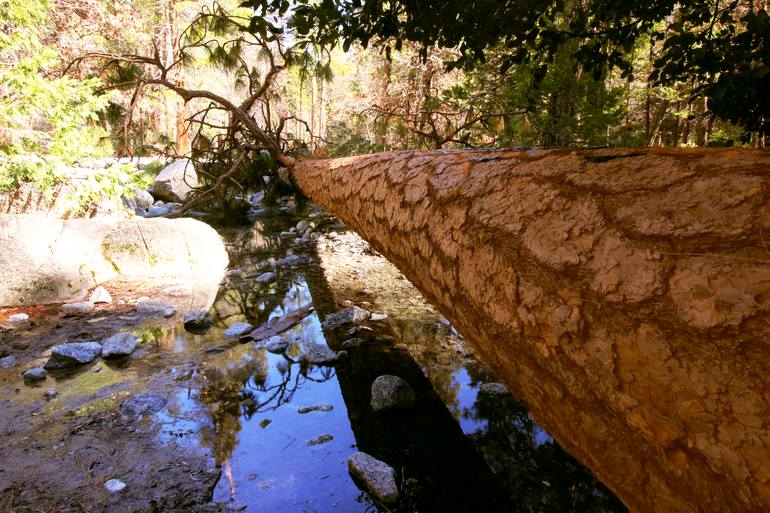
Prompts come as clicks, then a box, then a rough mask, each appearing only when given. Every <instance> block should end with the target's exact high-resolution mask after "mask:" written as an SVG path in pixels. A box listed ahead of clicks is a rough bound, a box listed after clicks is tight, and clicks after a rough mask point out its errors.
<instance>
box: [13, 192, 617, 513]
mask: <svg viewBox="0 0 770 513" xmlns="http://www.w3.org/2000/svg"><path fill="white" fill-rule="evenodd" d="M285 203H286V205H285V206H284V208H283V209H281V210H278V209H273V210H262V211H261V212H260V216H259V217H257V218H256V219H254V223H253V224H252V225H248V226H238V227H225V228H220V229H219V231H220V233H221V235H222V237H223V238H224V239H225V241H226V244H227V247H228V252H229V254H230V260H231V261H230V268H229V269H230V270H229V271H228V273H227V276H226V277H225V278H224V279H223V282H222V284H221V286H220V289H219V291H218V293H217V297H216V300H215V302H214V304H213V306H212V307H211V309H210V310H209V312H210V314H211V317H212V326H211V327H210V328H208V329H206V330H201V331H198V332H189V331H187V330H185V329H184V327H183V325H182V317H183V316H184V313H185V312H179V314H178V315H177V316H176V317H175V318H174V319H170V320H165V319H162V318H152V319H147V318H138V317H135V316H133V317H132V315H131V314H130V313H126V312H125V311H123V310H120V309H118V310H116V311H114V312H113V311H109V312H108V311H105V312H103V313H102V315H101V316H98V317H94V318H91V319H81V320H79V321H78V323H79V324H77V325H73V326H72V327H71V328H70V329H69V330H68V329H67V328H66V326H65V328H63V331H64V333H63V334H61V335H58V336H59V337H60V338H62V337H63V338H66V337H68V336H70V335H72V334H77V335H80V338H84V337H85V336H86V335H89V336H96V335H99V334H101V333H104V334H109V333H112V332H114V331H116V330H117V329H118V328H122V329H125V330H130V331H132V332H133V333H135V334H137V335H139V336H140V338H141V342H142V343H141V344H140V348H139V349H138V350H137V351H136V352H135V353H134V354H132V355H131V356H130V357H129V358H126V359H124V360H123V361H117V362H109V363H108V362H105V361H97V362H94V363H93V364H88V365H85V366H83V367H82V368H78V369H77V370H75V371H68V372H60V373H58V374H57V373H52V374H51V376H50V377H49V378H48V380H47V381H46V382H44V383H42V384H40V385H34V386H30V385H25V384H23V383H22V382H21V380H20V379H19V378H18V372H19V369H16V370H15V371H14V370H13V369H10V370H9V369H6V370H0V394H1V395H0V434H2V436H3V440H4V442H3V446H2V448H0V466H2V470H0V512H5V511H37V510H38V509H37V508H40V509H43V508H42V507H41V506H45V507H46V508H52V507H54V506H55V507H57V508H58V511H60V512H64V511H111V512H112V511H244V512H273V511H287V512H288V511H292V512H294V511H302V512H330V511H340V512H366V511H393V510H394V509H393V508H392V507H391V508H385V507H384V506H382V505H381V504H378V503H377V502H376V501H375V500H373V499H371V498H370V496H369V495H368V494H367V493H365V492H364V491H362V489H361V488H360V487H359V485H358V484H357V483H356V482H355V481H354V479H353V478H352V477H351V475H350V474H349V473H348V466H347V460H348V458H349V456H350V455H351V454H353V453H354V452H356V451H363V452H366V453H368V454H371V455H372V456H374V457H376V458H378V459H380V460H383V461H385V462H387V463H388V464H390V465H391V466H392V467H393V468H394V469H395V470H396V473H397V476H398V480H399V483H400V487H401V496H402V498H401V501H400V502H399V504H398V506H397V507H396V510H398V511H420V512H453V511H457V512H474V511H484V512H497V511H499V512H545V513H559V512H565V513H566V512H581V513H591V512H597V513H600V512H618V513H620V512H625V511H626V510H625V508H624V506H623V505H622V504H621V503H620V502H619V501H618V500H617V499H616V498H615V497H614V496H613V495H612V494H611V493H610V492H609V491H608V490H607V489H606V488H605V487H604V486H603V485H602V484H601V483H599V482H598V481H597V480H596V479H595V478H594V477H593V476H592V475H591V473H590V472H589V471H588V470H587V469H585V468H584V467H583V466H581V465H580V464H579V463H577V462H576V461H575V460H574V459H573V458H572V457H571V456H570V455H569V454H567V453H566V452H565V451H564V450H562V449H561V448H560V447H559V445H558V444H557V443H556V442H555V441H554V440H553V439H552V438H551V437H550V436H549V435H548V433H546V432H545V431H544V430H543V429H542V428H541V427H540V426H539V425H538V424H537V423H536V422H535V421H534V420H533V419H532V418H531V417H530V415H529V413H528V411H527V408H526V406H525V405H524V404H523V403H522V402H521V401H518V400H517V399H516V398H515V397H513V396H512V395H511V394H510V393H509V392H508V391H507V390H506V389H505V388H504V387H503V386H502V385H500V384H499V383H496V378H495V376H494V375H492V374H491V372H490V371H489V370H488V369H487V368H486V367H485V365H484V364H483V363H481V362H480V361H478V360H477V358H476V356H475V354H474V351H473V349H472V348H471V347H470V346H469V345H468V344H466V342H465V341H464V340H463V338H462V337H461V336H460V335H459V334H458V333H456V332H455V331H454V330H453V328H452V326H451V325H449V323H448V322H447V321H446V320H445V319H444V318H443V317H441V315H440V314H438V313H437V312H436V311H435V310H434V309H433V308H432V307H431V306H430V305H429V304H427V303H426V301H425V299H424V298H423V297H422V295H421V294H420V293H419V292H418V291H417V290H416V289H414V287H413V286H412V285H411V284H410V283H409V282H408V281H406V280H405V279H404V278H403V276H402V275H401V273H399V272H398V271H397V270H396V269H395V268H394V267H393V266H392V265H390V264H389V263H388V262H387V261H385V260H384V259H383V258H382V257H380V256H379V255H377V254H376V253H374V252H372V251H371V250H370V248H369V246H368V244H367V243H366V242H365V241H363V240H361V239H360V238H359V237H358V236H357V235H355V234H354V233H352V232H348V231H347V230H346V229H345V227H344V225H342V224H341V223H340V222H338V221H336V220H335V219H333V218H330V217H329V216H328V215H327V214H326V213H324V212H323V211H321V210H319V209H318V208H316V207H314V206H312V205H300V206H298V207H296V208H289V207H291V206H292V205H293V200H289V199H286V200H285ZM302 221H304V223H305V224H303V225H302V226H305V225H308V223H312V225H310V228H311V232H310V233H312V235H310V236H306V237H304V238H301V237H299V236H298V230H297V224H298V223H300V222H302ZM292 230H293V231H292ZM269 273H272V275H270V274H269ZM121 294H122V295H123V296H121ZM136 294H137V292H135V291H123V292H121V293H118V294H116V297H125V298H126V299H127V301H129V302H130V299H131V297H135V296H136ZM352 305H357V306H359V307H362V308H365V309H367V310H369V311H371V312H373V313H375V316H374V320H372V319H370V320H368V321H365V322H363V323H359V324H355V323H351V324H349V325H346V326H344V327H343V328H342V329H341V330H330V329H324V327H323V326H322V321H323V320H324V319H325V318H326V317H327V316H328V315H330V314H332V313H334V312H337V311H339V310H341V309H342V308H345V307H348V306H352ZM310 306H312V310H310V311H309V313H308V315H307V316H305V317H304V318H303V319H302V320H301V322H299V323H298V324H296V325H295V326H293V327H291V328H290V329H288V330H287V331H285V332H283V333H282V334H281V336H282V337H284V338H285V339H287V340H288V341H289V343H290V345H289V347H288V349H287V350H286V351H285V352H271V351H268V350H267V349H266V347H265V344H264V343H262V342H256V343H255V342H248V343H241V342H239V341H238V339H237V338H230V337H227V336H225V330H226V329H227V328H228V327H229V326H232V325H233V324H234V323H236V322H245V323H249V324H251V325H252V326H254V327H258V326H261V325H263V324H264V323H266V322H267V321H269V320H271V319H274V318H282V317H284V316H285V315H286V314H287V313H290V312H293V311H296V310H298V309H301V308H303V307H310ZM37 315H38V317H39V318H40V319H43V320H41V321H39V322H37V323H36V325H35V326H33V328H32V329H30V330H29V332H28V333H27V334H25V335H24V336H23V337H20V338H15V339H14V340H29V341H30V342H25V343H23V344H21V343H18V342H14V343H16V344H18V345H19V347H22V349H20V350H19V351H20V353H19V354H20V355H21V357H20V358H22V359H23V358H24V356H25V355H28V354H31V353H32V352H34V351H35V345H34V344H35V343H36V342H34V341H40V340H42V339H44V338H45V337H46V336H50V337H51V340H58V339H56V337H55V336H54V335H53V333H54V332H56V329H57V328H56V327H55V326H59V328H58V329H59V331H62V328H61V322H60V320H59V319H58V318H57V319H54V317H53V316H54V314H53V313H52V312H51V311H47V310H45V309H43V310H41V311H40V312H37ZM46 316H48V317H46ZM45 319H49V321H45ZM51 319H53V320H51ZM9 336H10V335H6V339H5V340H6V342H8V341H9V340H10V339H9V338H8V337H9ZM14 337H16V335H14ZM25 337H26V338H25ZM37 343H42V342H37ZM25 344H26V345H25ZM313 344H321V345H326V346H328V347H329V348H331V349H332V350H334V351H345V352H346V353H347V357H344V358H341V359H340V361H339V362H338V363H336V364H334V365H333V366H317V365H311V364H308V363H307V362H306V361H305V360H304V359H303V358H302V354H303V352H304V350H305V349H306V348H307V347H308V346H310V345H313ZM50 345H51V343H50V342H48V343H47V344H46V346H50ZM38 356H39V355H38ZM29 358H32V357H31V356H30V357H29ZM385 374H391V375H397V376H399V377H401V378H403V379H404V380H406V381H407V382H408V383H409V385H410V386H411V387H412V389H413V390H414V392H415V395H416V404H415V406H414V407H412V408H409V409H406V410H402V411H397V412H392V413H385V414H383V413H375V412H374V411H373V410H372V408H371V406H370V397H371V396H370V389H371V384H372V382H373V381H374V380H375V379H376V378H377V377H378V376H381V375H385ZM49 389H53V390H55V392H56V394H55V397H53V398H52V397H47V398H45V397H44V392H46V391H47V390H49ZM145 391H151V392H153V393H156V394H159V395H161V396H163V397H165V398H166V399H167V403H166V404H165V406H164V407H163V408H162V409H160V410H159V411H157V412H156V413H154V414H153V415H150V416H147V418H143V419H140V420H139V421H133V422H128V421H126V420H125V419H124V418H123V417H121V415H120V413H119V411H118V406H119V405H120V404H121V403H122V402H123V401H124V400H125V398H127V397H130V396H131V395H133V394H136V393H140V392H145ZM49 395H50V394H49ZM307 409H309V410H311V411H306V410H307ZM109 479H120V480H121V481H122V482H125V483H126V484H127V487H126V489H125V491H121V492H117V493H110V492H107V491H105V490H104V483H105V482H106V481H107V480H109ZM4 507H5V508H6V509H3V508H4ZM47 510H49V509H46V511H47Z"/></svg>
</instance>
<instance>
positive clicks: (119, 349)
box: [102, 333, 136, 358]
mask: <svg viewBox="0 0 770 513" xmlns="http://www.w3.org/2000/svg"><path fill="white" fill-rule="evenodd" d="M134 349H136V336H135V335H134V334H132V333H118V334H117V335H113V336H111V337H110V338H108V339H107V340H105V341H104V342H102V358H120V357H121V356H128V355H130V354H131V353H133V352H134Z"/></svg>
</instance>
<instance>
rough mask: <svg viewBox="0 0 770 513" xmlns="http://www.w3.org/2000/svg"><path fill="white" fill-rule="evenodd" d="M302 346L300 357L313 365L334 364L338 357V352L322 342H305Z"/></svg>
mask: <svg viewBox="0 0 770 513" xmlns="http://www.w3.org/2000/svg"><path fill="white" fill-rule="evenodd" d="M304 346H305V347H304V351H303V352H302V356H301V358H302V359H303V360H304V361H306V362H308V363H312V364H313V365H334V364H335V363H337V361H338V360H339V358H340V355H339V353H336V352H335V351H333V350H332V349H330V348H329V347H328V346H325V345H323V344H317V343H315V342H305V344H304Z"/></svg>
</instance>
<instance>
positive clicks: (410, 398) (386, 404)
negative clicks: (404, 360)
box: [371, 374, 415, 412]
mask: <svg viewBox="0 0 770 513" xmlns="http://www.w3.org/2000/svg"><path fill="white" fill-rule="evenodd" d="M414 401H415V394H414V390H412V387H410V386H409V383H407V382H406V381H404V380H403V379H401V378H399V377H398V376H391V375H388V374H386V375H384V376H380V377H379V378H377V379H375V380H374V383H372V403H371V404H372V409H373V410H374V411H375V412H381V411H389V410H398V409H404V408H411V407H412V406H414Z"/></svg>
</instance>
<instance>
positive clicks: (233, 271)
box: [225, 269, 246, 278]
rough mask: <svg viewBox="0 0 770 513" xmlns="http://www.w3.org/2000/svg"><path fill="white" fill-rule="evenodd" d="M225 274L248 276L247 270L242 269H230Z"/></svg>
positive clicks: (229, 275) (229, 276)
mask: <svg viewBox="0 0 770 513" xmlns="http://www.w3.org/2000/svg"><path fill="white" fill-rule="evenodd" d="M225 276H227V277H228V278H243V277H244V276H246V272H245V271H242V270H241V269H228V270H227V272H226V273H225Z"/></svg>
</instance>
